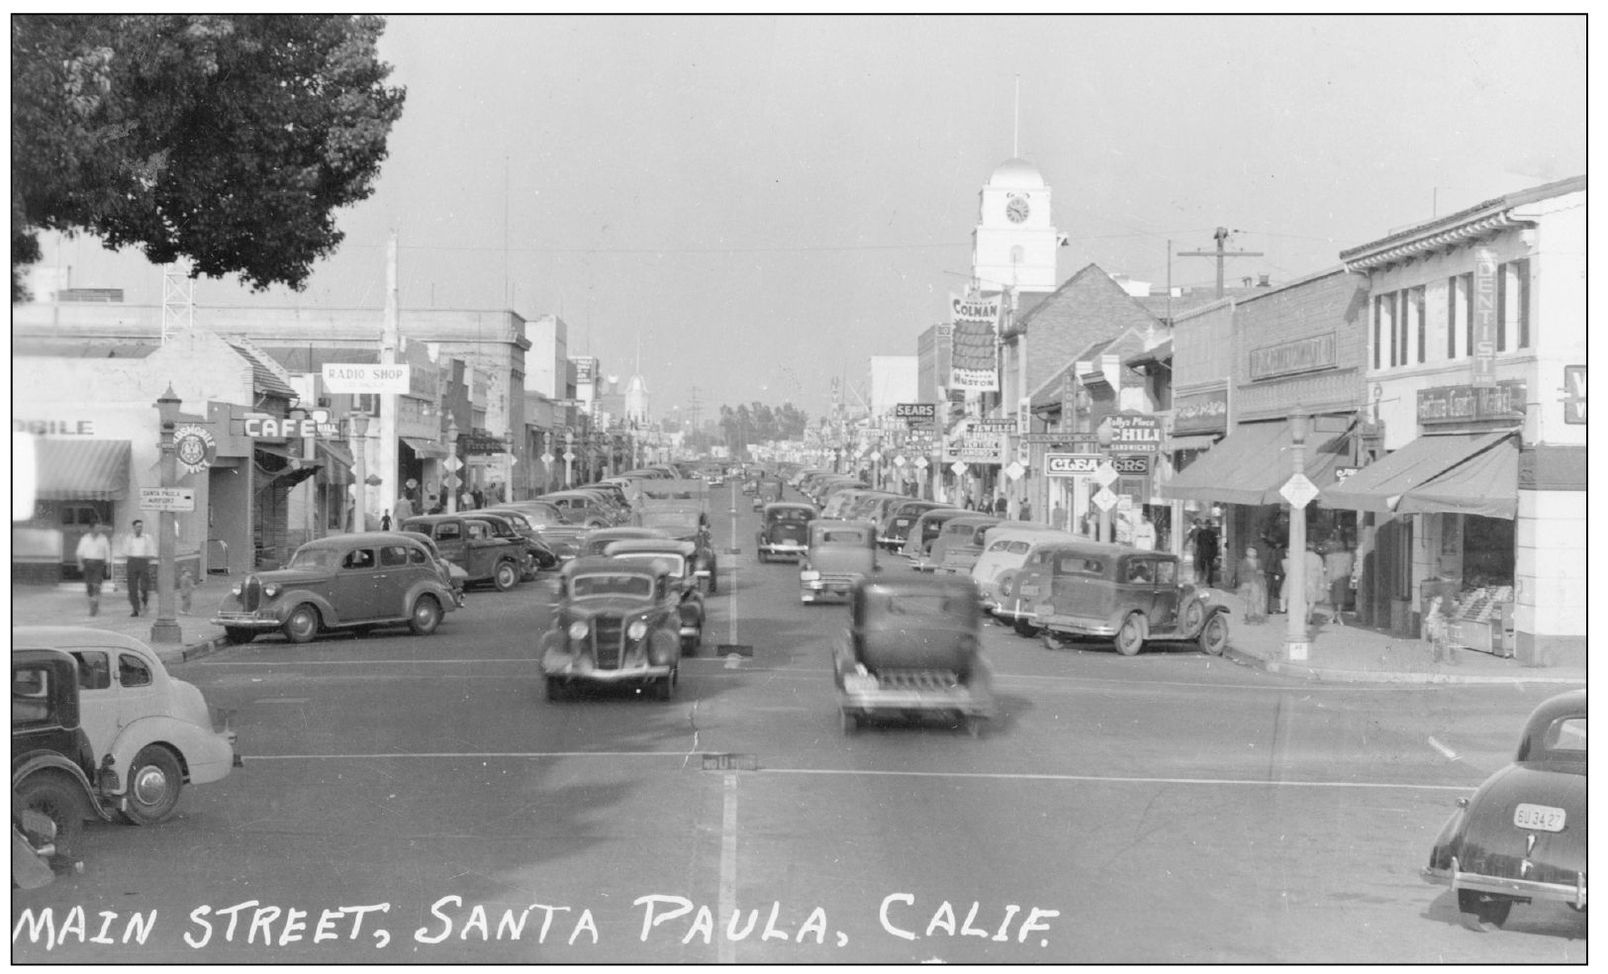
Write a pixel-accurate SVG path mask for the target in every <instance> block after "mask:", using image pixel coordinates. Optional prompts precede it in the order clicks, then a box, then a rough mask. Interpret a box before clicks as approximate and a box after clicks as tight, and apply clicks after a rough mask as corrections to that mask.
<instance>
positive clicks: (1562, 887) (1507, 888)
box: [1423, 689, 1589, 927]
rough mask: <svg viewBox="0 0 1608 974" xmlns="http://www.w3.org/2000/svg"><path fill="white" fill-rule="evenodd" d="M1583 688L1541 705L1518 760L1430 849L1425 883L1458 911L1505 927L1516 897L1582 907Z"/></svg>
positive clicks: (1464, 801)
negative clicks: (1448, 891)
mask: <svg viewBox="0 0 1608 974" xmlns="http://www.w3.org/2000/svg"><path fill="white" fill-rule="evenodd" d="M1586 825H1587V797H1586V691H1585V690H1583V689H1582V690H1570V691H1568V692H1566V693H1560V694H1558V695H1557V696H1555V697H1552V698H1550V699H1548V700H1546V701H1543V702H1542V704H1541V705H1540V706H1539V707H1536V708H1535V711H1534V712H1532V713H1531V714H1530V717H1529V719H1528V720H1526V721H1525V722H1524V730H1523V732H1522V733H1521V734H1520V735H1519V748H1518V752H1517V753H1516V754H1515V756H1514V758H1513V763H1512V764H1509V765H1508V766H1507V767H1505V768H1503V769H1501V770H1500V771H1498V772H1496V773H1495V774H1493V775H1491V776H1490V777H1489V778H1486V779H1485V782H1484V784H1481V785H1480V786H1479V788H1478V789H1477V790H1476V791H1475V792H1474V794H1473V796H1472V797H1470V798H1459V799H1458V800H1457V810H1456V811H1454V812H1453V813H1452V816H1451V818H1449V819H1448V820H1447V821H1446V825H1445V826H1444V827H1443V828H1442V829H1441V831H1440V835H1439V836H1437V837H1436V838H1435V844H1434V846H1433V847H1432V848H1431V849H1430V853H1429V865H1428V866H1427V867H1426V868H1425V869H1424V872H1423V875H1424V878H1425V879H1426V880H1428V881H1429V882H1431V883H1436V884H1439V885H1443V886H1450V887H1451V888H1452V889H1453V890H1455V891H1456V892H1457V908H1458V909H1459V910H1460V911H1462V912H1463V913H1465V914H1469V915H1471V916H1473V917H1474V918H1475V919H1476V920H1478V921H1479V922H1480V923H1489V924H1492V925H1494V926H1498V927H1500V926H1501V925H1502V924H1504V923H1506V922H1507V919H1508V914H1509V913H1510V912H1511V911H1512V909H1513V904H1515V903H1531V902H1535V901H1549V902H1557V903H1566V904H1568V905H1569V907H1570V908H1571V909H1573V910H1576V911H1579V912H1582V913H1583V912H1585V910H1586V850H1587V848H1588V845H1589V844H1588V842H1587V839H1586Z"/></svg>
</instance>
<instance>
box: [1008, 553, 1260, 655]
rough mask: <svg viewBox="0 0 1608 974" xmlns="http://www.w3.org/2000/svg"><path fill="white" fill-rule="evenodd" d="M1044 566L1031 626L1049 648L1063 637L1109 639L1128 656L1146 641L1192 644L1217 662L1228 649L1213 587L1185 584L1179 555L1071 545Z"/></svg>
mask: <svg viewBox="0 0 1608 974" xmlns="http://www.w3.org/2000/svg"><path fill="white" fill-rule="evenodd" d="M1043 563H1044V567H1043V573H1044V574H1043V577H1042V579H1041V580H1040V581H1039V582H1038V589H1037V592H1036V593H1035V594H1036V598H1037V599H1038V601H1037V602H1035V603H1034V604H1033V615H1034V619H1033V622H1034V624H1036V625H1037V626H1039V627H1040V628H1041V629H1043V630H1044V633H1043V639H1044V646H1045V648H1047V649H1054V648H1056V647H1057V646H1059V645H1060V638H1061V637H1063V636H1105V637H1110V638H1111V639H1112V641H1113V642H1114V643H1115V645H1116V648H1117V652H1119V653H1121V654H1122V655H1124V656H1133V655H1135V654H1136V653H1138V652H1139V650H1140V649H1142V648H1143V647H1144V644H1145V642H1146V641H1147V640H1152V641H1166V642H1185V641H1189V640H1194V641H1196V642H1198V643H1199V645H1200V648H1201V649H1202V650H1204V651H1205V652H1207V653H1210V654H1211V655H1213V656H1219V655H1222V652H1223V649H1224V647H1226V646H1227V645H1228V614H1227V613H1228V607H1227V606H1225V605H1222V604H1220V603H1216V602H1213V601H1212V597H1211V591H1210V590H1209V589H1206V588H1196V587H1195V586H1193V585H1180V584H1179V583H1178V557H1177V556H1176V555H1173V554H1170V553H1168V552H1165V551H1148V550H1145V549H1142V548H1130V547H1128V546H1126V545H1115V544H1103V543H1100V542H1094V541H1073V542H1062V543H1060V544H1056V545H1051V546H1048V547H1047V549H1046V550H1045V552H1044V557H1043ZM1024 599H1025V596H1024Z"/></svg>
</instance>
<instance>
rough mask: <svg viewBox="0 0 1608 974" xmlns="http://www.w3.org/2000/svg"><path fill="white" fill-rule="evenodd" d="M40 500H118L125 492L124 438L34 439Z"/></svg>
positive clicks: (126, 486)
mask: <svg viewBox="0 0 1608 974" xmlns="http://www.w3.org/2000/svg"><path fill="white" fill-rule="evenodd" d="M34 457H35V460H36V462H37V471H38V479H37V481H36V486H35V488H34V496H35V497H37V498H38V499H39V500H42V501H73V500H88V501H120V500H122V499H123V498H125V497H126V496H128V457H129V445H128V440H90V439H72V440H66V439H60V440H58V439H46V438H43V437H41V438H38V439H36V440H34Z"/></svg>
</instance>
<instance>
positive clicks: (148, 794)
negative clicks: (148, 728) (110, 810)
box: [123, 744, 184, 825]
mask: <svg viewBox="0 0 1608 974" xmlns="http://www.w3.org/2000/svg"><path fill="white" fill-rule="evenodd" d="M183 788H184V773H183V772H182V771H180V770H179V759H178V758H176V757H174V756H173V752H172V751H169V750H168V749H167V748H165V747H162V746H161V745H159V744H147V745H146V746H145V747H142V748H140V753H138V754H136V755H134V763H133V764H131V765H129V771H128V801H127V802H126V803H125V807H124V809H123V817H124V818H125V819H128V820H129V821H130V822H132V823H134V824H135V825H155V824H156V823H158V822H162V821H166V820H167V819H168V818H169V817H170V816H172V814H173V810H174V809H175V808H177V807H178V805H179V792H180V791H181V790H182V789H183Z"/></svg>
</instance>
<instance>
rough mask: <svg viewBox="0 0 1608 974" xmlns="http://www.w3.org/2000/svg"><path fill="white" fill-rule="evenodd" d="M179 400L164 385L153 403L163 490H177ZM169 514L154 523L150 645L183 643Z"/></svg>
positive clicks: (170, 517)
mask: <svg viewBox="0 0 1608 974" xmlns="http://www.w3.org/2000/svg"><path fill="white" fill-rule="evenodd" d="M179 403H180V399H179V397H178V395H177V394H176V393H174V391H173V386H172V385H171V384H169V385H168V387H167V390H166V391H165V392H163V393H162V397H161V398H160V399H158V400H157V401H156V409H157V416H158V417H159V419H160V422H161V427H162V438H161V451H162V463H161V467H162V470H161V476H162V486H163V487H170V488H171V487H177V486H178V483H177V481H178V458H177V457H176V456H175V454H174V450H173V431H174V430H175V429H177V428H178V425H179ZM173 524H174V522H173V512H172V511H161V512H159V513H158V514H157V519H156V525H157V526H156V622H154V623H152V625H151V642H153V643H178V642H183V640H184V635H183V633H182V632H181V631H180V630H179V622H178V620H177V619H176V618H175V617H174V612H173V610H174V605H173V588H174V585H173V580H174V572H173V554H174V552H173Z"/></svg>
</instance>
